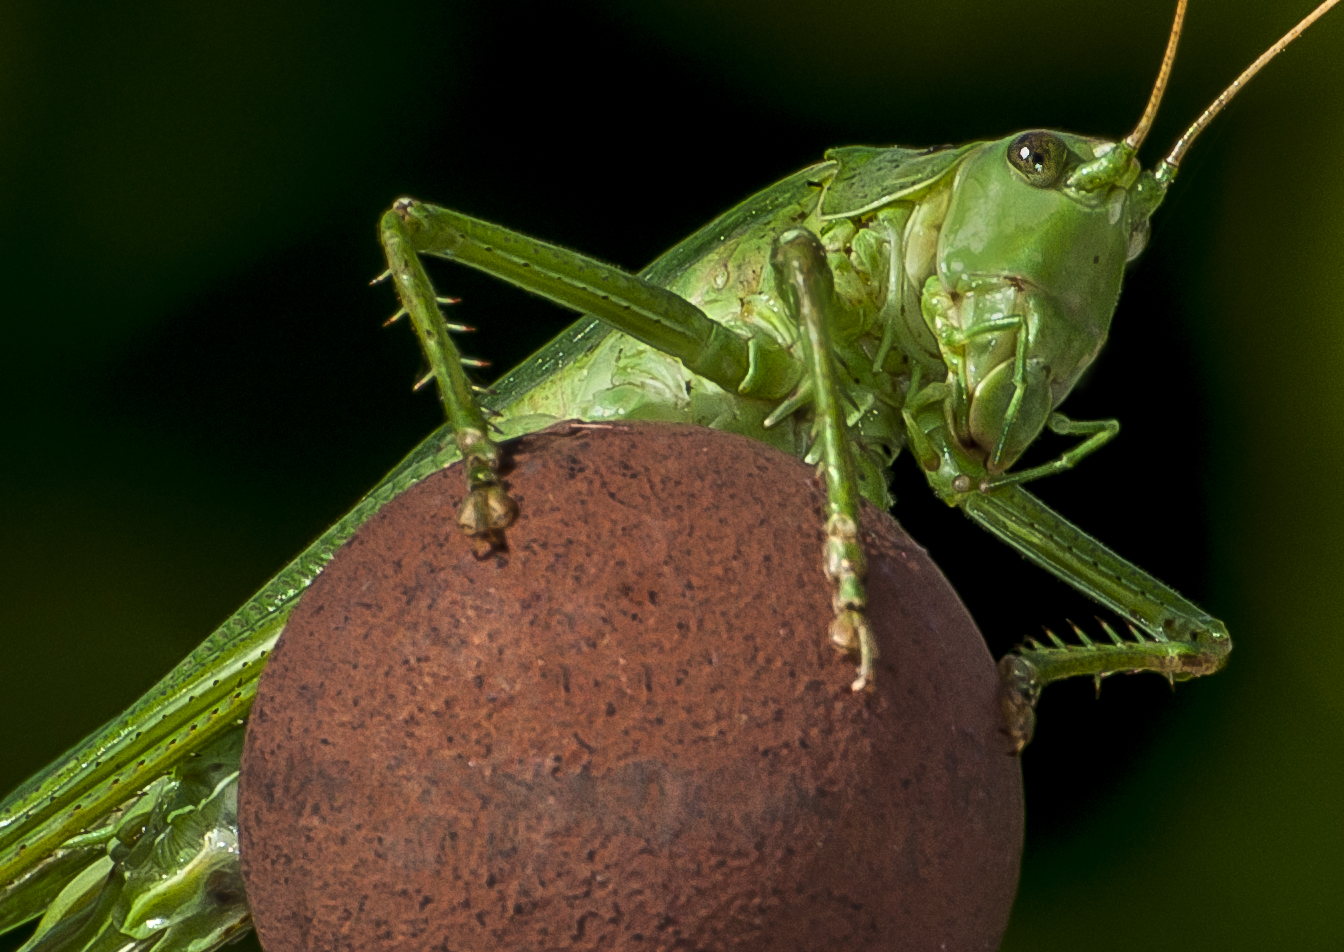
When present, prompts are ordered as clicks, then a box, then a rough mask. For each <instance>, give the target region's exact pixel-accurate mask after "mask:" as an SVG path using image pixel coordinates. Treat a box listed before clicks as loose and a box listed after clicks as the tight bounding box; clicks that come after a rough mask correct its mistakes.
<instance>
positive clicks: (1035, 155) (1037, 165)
mask: <svg viewBox="0 0 1344 952" xmlns="http://www.w3.org/2000/svg"><path fill="white" fill-rule="evenodd" d="M1017 154H1018V156H1019V157H1021V159H1022V161H1023V162H1030V163H1031V167H1032V168H1034V169H1035V170H1036V171H1037V172H1039V171H1041V170H1042V169H1044V168H1045V156H1044V155H1043V154H1042V153H1040V152H1033V151H1031V146H1028V145H1024V146H1023V147H1022V148H1021V149H1019V150H1018V153H1017Z"/></svg>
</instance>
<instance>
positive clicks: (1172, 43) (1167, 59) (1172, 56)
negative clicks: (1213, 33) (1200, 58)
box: [1125, 0, 1186, 150]
mask: <svg viewBox="0 0 1344 952" xmlns="http://www.w3.org/2000/svg"><path fill="white" fill-rule="evenodd" d="M1185 4H1186V0H1180V2H1179V3H1177V4H1176V19H1175V20H1174V21H1173V22H1172V24H1171V36H1169V37H1167V51H1166V52H1165V53H1163V54H1162V68H1161V69H1159V70H1158V71H1157V82H1156V83H1154V84H1153V94H1152V95H1151V96H1149V97H1148V106H1147V108H1145V109H1144V110H1143V117H1142V118H1141V119H1139V124H1138V125H1137V126H1135V127H1134V131H1133V132H1131V133H1130V134H1129V135H1128V136H1126V137H1125V145H1127V146H1129V147H1130V148H1131V149H1135V150H1137V149H1138V147H1139V146H1141V145H1143V140H1144V139H1146V138H1147V137H1148V130H1149V129H1151V128H1152V127H1153V120H1154V119H1156V118H1157V107H1158V106H1160V105H1161V104H1162V94H1163V93H1164V92H1166V91H1167V80H1168V79H1170V78H1171V64H1172V63H1174V62H1175V61H1176V44H1177V43H1178V42H1179V41H1180V39H1181V24H1182V23H1184V22H1185Z"/></svg>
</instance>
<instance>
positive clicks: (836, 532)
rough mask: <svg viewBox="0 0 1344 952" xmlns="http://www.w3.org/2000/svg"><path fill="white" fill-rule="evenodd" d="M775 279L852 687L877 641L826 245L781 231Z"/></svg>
mask: <svg viewBox="0 0 1344 952" xmlns="http://www.w3.org/2000/svg"><path fill="white" fill-rule="evenodd" d="M770 263H771V265H772V266H773V268H774V269H775V277H776V282H777V284H778V286H779V288H780V292H781V297H782V298H783V303H784V307H785V310H786V313H788V315H789V317H790V318H791V319H792V320H793V321H794V322H795V323H796V324H797V325H798V327H799V328H801V329H802V331H803V340H804V345H805V346H804V351H805V353H806V355H807V380H808V383H809V385H810V386H809V389H810V391H811V394H812V404H813V412H814V420H815V423H814V424H813V426H814V431H815V437H816V442H817V444H818V445H819V447H820V450H821V453H820V456H821V468H822V471H823V472H824V473H825V475H826V499H827V518H826V544H825V566H826V574H827V576H829V577H830V579H831V582H832V584H833V585H834V586H835V597H834V605H835V621H834V622H832V624H831V640H832V641H833V642H835V643H836V644H837V645H839V646H840V647H842V648H844V649H845V650H847V651H857V652H858V655H859V670H858V676H857V677H856V678H855V680H854V685H853V687H854V690H855V691H861V690H863V689H864V688H865V687H867V686H868V685H870V684H871V683H872V679H873V664H874V662H875V661H876V660H877V642H876V640H875V639H874V637H873V632H872V628H871V627H870V626H869V624H868V619H867V618H866V617H864V609H865V608H866V607H867V604H868V597H867V593H866V591H865V589H864V584H863V578H864V574H865V570H866V565H865V562H864V553H863V542H862V540H861V539H860V538H859V498H860V497H859V486H858V481H857V480H856V479H855V476H854V459H853V456H852V454H851V452H850V446H849V433H848V430H847V428H846V426H845V412H844V407H843V406H841V403H840V387H839V383H838V382H837V379H836V378H837V373H836V367H835V356H834V351H833V349H832V347H831V337H830V328H831V326H832V325H833V324H834V322H835V310H836V308H837V306H838V305H837V303H836V300H835V288H834V283H833V280H832V276H831V270H830V268H829V267H828V266H827V264H826V251H825V249H824V248H822V246H821V243H820V242H819V241H817V239H816V237H815V236H813V234H812V233H811V232H810V231H806V230H805V229H801V228H800V229H795V230H794V231H790V232H786V233H785V234H784V235H782V236H781V237H780V239H779V243H778V244H777V245H776V246H775V250H774V254H773V255H772V256H771V261H770Z"/></svg>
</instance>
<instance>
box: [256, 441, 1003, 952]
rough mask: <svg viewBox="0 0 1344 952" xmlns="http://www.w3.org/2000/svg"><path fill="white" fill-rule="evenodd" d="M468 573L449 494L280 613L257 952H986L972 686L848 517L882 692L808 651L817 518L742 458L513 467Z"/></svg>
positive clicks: (986, 808) (810, 492)
mask: <svg viewBox="0 0 1344 952" xmlns="http://www.w3.org/2000/svg"><path fill="white" fill-rule="evenodd" d="M513 455H514V463H513V466H514V468H513V470H512V472H511V473H510V474H509V476H508V482H509V485H510V487H511V489H512V491H513V493H514V495H515V496H516V498H517V499H518V501H519V504H520V507H521V516H520V518H519V520H518V523H517V524H516V525H515V526H514V527H513V528H512V529H510V530H509V533H508V539H509V549H508V551H507V552H504V553H498V554H495V555H493V556H490V557H488V558H485V559H477V558H476V557H475V556H474V554H473V552H472V547H471V545H470V544H469V543H468V541H467V540H466V539H465V538H463V537H462V536H461V535H460V534H459V533H458V531H457V529H456V526H455V520H454V515H455V512H456V507H457V505H458V503H459V501H460V499H461V495H462V492H461V491H462V487H463V482H464V480H463V477H462V476H461V474H460V471H459V469H458V468H456V467H454V468H453V469H450V470H448V471H446V472H445V473H442V474H439V475H438V476H435V477H433V478H431V479H429V480H426V481H425V482H424V483H422V484H420V485H419V486H417V487H416V488H414V489H413V490H411V491H410V492H407V493H406V494H404V495H403V496H401V497H400V498H399V499H397V500H396V501H394V502H393V503H392V504H390V505H388V506H387V507H386V508H385V509H384V510H383V511H382V512H380V513H379V514H378V515H377V516H376V517H375V518H374V519H373V520H372V521H371V522H370V523H369V524H368V525H367V526H365V527H364V528H363V529H362V530H361V531H360V532H359V533H358V534H357V535H356V536H355V537H354V538H353V539H352V540H351V542H350V543H349V544H348V545H347V546H346V548H345V549H343V550H342V551H341V553H340V554H339V555H338V556H337V557H336V559H335V560H334V561H333V562H332V564H331V565H330V567H329V568H328V569H327V570H326V572H324V573H323V575H322V576H321V577H320V578H319V579H318V580H317V582H316V583H315V584H314V585H313V587H312V589H311V590H310V591H309V592H308V593H307V594H306V595H305V596H304V598H303V601H302V603H301V605H300V606H299V608H298V609H297V611H296V612H295V614H294V616H293V619H292V620H291V622H290V624H289V627H288V629H287V630H286V632H285V634H284V636H283V637H282V639H281V641H280V643H279V645H278V647H277V649H276V652H275V654H274V656H273V658H272V659H271V661H270V663H269V666H268V668H267V671H266V674H265V676H264V677H263V679H262V682H261V688H260V692H259V694H258V697H257V701H256V705H255V708H254V711H253V715H252V722H251V725H250V727H249V731H248V737H247V746H246V750H245V754H244V761H243V765H244V769H243V778H242V788H241V793H240V811H239V812H240V818H241V822H242V859H243V872H244V875H245V877H246V882H247V889H248V896H249V899H250V901H251V903H252V908H253V913H254V916H255V919H256V924H257V928H258V931H259V934H260V937H261V941H262V943H263V944H264V946H265V947H266V949H267V952H319V950H320V952H347V950H349V952H365V950H367V952H394V950H395V952H432V950H439V952H468V950H482V952H486V950H490V952H494V950H499V952H504V950H508V952H515V950H517V952H531V950H537V952H540V950H561V949H563V950H588V949H594V950H595V949H609V950H625V949H640V950H656V949H673V948H678V949H680V948H685V949H698V950H706V952H711V950H713V952H717V950H725V952H726V950H741V952H747V950H761V952H765V950H778V952H788V950H795V949H796V950H809V952H810V950H821V949H830V948H843V949H846V950H862V949H873V950H877V949H893V950H894V949H901V950H906V949H911V950H913V949H930V950H941V949H946V950H960V949H993V948H996V947H997V945H998V941H999V938H1000V936H1001V934H1002V931H1003V928H1004V926H1005V925H1006V923H1007V918H1008V911H1009V908H1010V905H1011V902H1012V897H1013V893H1014V891H1015V888H1016V883H1017V873H1018V863H1019V858H1020V853H1021V844H1022V800H1021V775H1020V771H1019V764H1018V760H1017V758H1015V757H1012V756H1009V755H1008V754H1007V753H1006V751H1007V749H1008V744H1007V740H1006V738H1005V737H1003V735H1002V734H1001V733H1000V730H999V726H1000V725H999V707H998V703H997V698H996V690H997V681H996V676H995V671H994V666H993V663H992V661H991V659H990V656H989V653H988V651H987V650H986V648H985V646H984V643H983V642H982V641H981V639H980V636H979V634H978V632H977V631H976V629H975V626H974V625H973V623H972V622H971V620H970V618H969V616H967V614H966V612H965V610H964V609H963V608H962V606H961V603H960V602H959V600H958V599H957V597H956V595H955V593H954V592H953V591H952V589H951V587H950V586H949V585H948V584H947V582H946V581H945V580H944V578H943V577H942V575H941V574H940V573H939V572H938V571H937V569H936V568H935V567H934V566H933V564H932V563H931V562H930V561H929V560H928V558H927V557H926V556H925V554H924V552H923V550H921V549H920V548H919V547H918V546H917V545H915V544H914V543H913V542H912V541H911V540H910V539H909V538H908V537H907V536H906V535H905V534H904V533H903V532H902V530H901V529H900V527H899V526H898V525H897V524H896V523H895V522H894V521H893V520H892V519H890V517H888V516H886V515H885V514H882V513H878V512H876V511H875V510H872V509H868V510H867V511H866V512H865V516H864V518H865V532H866V535H867V539H868V545H869V552H870V557H871V566H870V570H869V584H870V590H871V612H870V614H871V617H872V620H873V622H874V626H875V628H876V631H877V636H878V639H879V642H880V645H881V649H882V659H881V662H880V668H879V677H878V681H877V686H876V690H875V691H874V692H873V693H871V694H868V695H855V694H853V693H851V692H850V690H849V684H850V681H851V680H852V678H853V664H852V662H851V661H850V660H849V659H847V658H844V657H841V656H839V655H838V654H837V653H836V652H835V651H834V650H833V649H832V648H831V647H830V646H829V645H828V644H827V643H826V642H825V633H826V630H827V625H828V622H829V618H830V605H829V592H828V588H827V585H826V581H825V579H824V577H823V576H822V573H821V545H822V536H821V525H822V520H821V517H820V512H821V503H822V495H821V493H820V491H819V489H818V488H817V486H816V485H815V483H814V481H813V479H812V473H811V471H810V469H809V468H808V467H806V466H804V465H803V464H802V463H800V462H798V461H797V460H794V459H791V458H788V457H786V456H784V455H782V454H780V453H778V452H777V451H775V450H772V449H769V448H767V447H765V446H762V445H761V444H758V443H755V442H753V441H750V440H747V439H745V438H740V437H734V436H729V435H725V434H722V433H717V432H714V431H710V430H706V429H701V428H695V427H684V426H672V425H664V424H645V425H638V426H634V427H624V426H623V427H616V428H612V429H596V430H577V431H573V432H571V433H568V434H563V433H560V434H550V435H539V436H535V437H530V438H526V439H524V440H523V441H521V442H520V443H519V444H516V445H515V446H514V453H513Z"/></svg>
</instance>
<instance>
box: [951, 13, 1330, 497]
mask: <svg viewBox="0 0 1344 952" xmlns="http://www.w3.org/2000/svg"><path fill="white" fill-rule="evenodd" d="M1186 2H1187V0H1179V2H1178V4H1177V10H1176V16H1175V20H1174V22H1173V24H1172V29H1171V35H1170V38H1169V39H1168V42H1167V48H1166V53H1165V55H1164V56H1163V60H1162V67H1161V69H1160V71H1159V74H1158V79H1157V82H1156V83H1155V84H1154V87H1153V92H1152V95H1151V96H1150V97H1149V100H1148V105H1147V107H1146V108H1145V109H1144V112H1143V116H1142V118H1141V119H1140V120H1139V124H1138V125H1137V126H1136V127H1135V129H1134V131H1133V132H1131V133H1130V134H1129V135H1128V136H1126V137H1125V138H1124V139H1123V140H1121V141H1119V142H1105V141H1101V140H1096V139H1088V138H1084V137H1081V136H1075V135H1069V134H1066V133H1059V132H1050V131H1032V132H1024V133H1021V134H1018V135H1015V136H1011V137H1009V138H1006V139H1003V140H1000V141H998V142H991V143H986V144H985V145H984V146H983V147H982V148H980V149H978V150H976V151H975V152H974V153H971V154H970V155H969V156H968V157H967V158H966V160H965V162H964V164H963V165H962V167H961V168H960V170H959V171H958V173H957V179H956V188H955V190H954V194H953V198H952V202H951V204H950V205H949V207H948V210H947V217H946V219H945V220H944V223H943V228H942V232H941V235H940V238H939V242H938V279H939V281H940V283H941V286H942V288H943V289H944V290H945V292H946V294H947V296H948V306H949V307H950V308H954V309H955V312H956V318H954V320H953V323H955V324H956V325H957V327H956V333H955V335H954V336H955V339H956V342H957V345H958V347H959V350H960V363H961V364H962V366H961V367H960V368H959V374H960V376H961V379H960V384H961V386H960V387H957V388H954V393H953V396H952V399H951V400H950V401H949V404H948V417H949V423H950V424H951V426H952V429H953V430H954V432H955V433H956V435H957V437H958V439H959V440H960V441H961V442H962V444H963V445H965V446H966V447H968V448H972V449H974V450H976V451H978V452H979V453H981V454H983V456H984V459H985V465H986V468H987V469H988V470H989V471H990V472H991V473H1002V472H1003V471H1004V470H1006V469H1008V468H1009V467H1010V466H1012V464H1013V463H1014V462H1016V461H1017V459H1018V458H1019V457H1020V456H1021V454H1022V452H1023V451H1024V450H1025V449H1026V448H1027V446H1029V445H1030V444H1031V443H1032V441H1033V440H1035V438H1036V437H1037V436H1038V435H1039V434H1040V432H1041V430H1042V429H1043V428H1044V426H1045V424H1046V421H1047V419H1048V418H1049V416H1050V413H1051V412H1052V411H1053V410H1054V408H1055V407H1056V406H1058V405H1059V403H1060V402H1061V401H1062V400H1063V399H1064V398H1065V397H1066V396H1067V395H1068V393H1069V391H1070V390H1072V389H1073V386H1074V384H1075V383H1077V381H1078V379H1079V377H1081V376H1082V374H1083V371H1085V370H1086V369H1087V367H1088V365H1089V364H1091V363H1092V361H1093V359H1094V358H1095V357H1096V355H1097V352H1098V351H1099V350H1100V349H1101V346H1102V344H1103V343H1104V342H1105V339H1106V335H1107V333H1108V332H1109V330H1110V323H1111V315H1112V313H1113V312H1114V310H1115V304H1116V301H1117V300H1118V298H1119V294H1120V281H1121V278H1122V276H1123V273H1124V268H1125V264H1126V263H1127V262H1128V261H1130V260H1132V259H1133V258H1134V257H1135V256H1137V255H1138V254H1139V252H1140V251H1142V250H1143V248H1144V246H1145V245H1146V243H1147V240H1148V232H1149V220H1150V218H1151V217H1152V214H1153V212H1154V211H1155V210H1156V209H1157V207H1158V205H1160V204H1161V202H1162V198H1163V196H1164V195H1165V194H1166V189H1167V186H1168V185H1169V184H1170V182H1171V180H1172V179H1173V178H1174V177H1175V174H1176V168H1177V165H1178V164H1179V163H1180V161H1181V159H1182V157H1183V156H1184V155H1185V152H1186V150H1187V149H1188V148H1189V147H1190V144H1191V143H1192V142H1193V141H1194V139H1195V137H1196V136H1198V135H1199V133H1200V132H1202V131H1203V129H1204V127H1205V126H1207V125H1208V123H1209V121H1210V120H1211V119H1212V118H1213V117H1214V116H1215V115H1217V114H1218V112H1220V111H1221V110H1222V109H1223V107H1224V106H1225V105H1226V104H1227V102H1228V101H1229V100H1230V99H1231V98H1232V96H1233V95H1235V94H1236V93H1237V92H1238V91H1239V90H1240V89H1241V87H1242V86H1244V85H1245V84H1246V82H1247V81H1248V80H1249V79H1250V78H1251V77H1252V76H1254V75H1255V74H1256V73H1257V72H1258V71H1259V70H1260V69H1261V68H1262V67H1263V66H1264V65H1265V64H1266V63H1267V62H1268V61H1269V60H1270V59H1272V58H1273V57H1274V56H1275V55H1277V54H1278V53H1279V52H1280V51H1281V50H1282V49H1283V48H1284V47H1286V46H1287V45H1288V44H1289V43H1291V42H1292V41H1293V40H1294V39H1296V38H1297V37H1298V36H1299V35H1301V33H1302V32H1303V31H1304V30H1305V29H1306V28H1307V27H1308V26H1310V25H1311V24H1312V23H1313V22H1315V20H1317V19H1318V18H1319V17H1321V16H1322V15H1323V14H1325V13H1326V12H1327V11H1328V10H1329V9H1330V8H1331V7H1333V6H1335V4H1336V3H1338V2H1339V0H1326V2H1324V3H1322V4H1321V5H1320V6H1318V7H1317V8H1316V9H1315V10H1314V11H1313V12H1312V13H1311V14H1309V15H1308V16H1307V17H1306V18H1304V19H1303V20H1302V22H1300V23H1299V24H1298V25H1297V26H1295V27H1293V29H1292V30H1290V31H1289V32H1288V33H1287V34H1286V35H1285V36H1284V37H1283V38H1282V39H1280V40H1279V41H1278V42H1277V43H1275V44H1274V45H1273V46H1272V47H1270V48H1269V49H1268V50H1266V51H1265V53H1264V54H1262V55H1261V56H1260V57H1259V58H1258V59H1257V60H1256V61H1255V62H1254V63H1252V64H1251V65H1250V66H1249V67H1247V69H1246V70H1245V71H1243V72H1242V74H1241V75H1240V76H1239V77H1238V78H1237V80H1236V81H1235V82H1234V83H1233V84H1232V85H1231V86H1230V87H1228V89H1227V90H1226V91H1224V92H1223V94H1222V95H1220V96H1219V97H1218V98H1217V99H1216V100H1215V101H1214V102H1213V104H1212V105H1211V106H1209V108H1208V109H1206V110H1205V111H1204V113H1203V114H1202V115H1201V116H1200V117H1199V119H1198V120H1197V121H1196V122H1195V123H1194V124H1193V125H1192V126H1191V127H1190V128H1189V129H1188V130H1187V131H1186V133H1185V134H1184V135H1183V136H1182V137H1181V138H1180V139H1179V140H1178V141H1177V143H1176V145H1175V146H1174V147H1173V149H1172V150H1171V152H1170V153H1169V154H1168V155H1167V157H1166V158H1165V159H1163V160H1162V161H1161V162H1159V163H1158V165H1157V167H1156V168H1155V169H1154V170H1152V171H1145V170H1143V169H1142V168H1141V166H1140V165H1139V162H1138V157H1137V153H1138V149H1139V147H1140V146H1141V145H1142V144H1143V140H1144V138H1145V137H1146V136H1147V134H1148V131H1149V129H1150V128H1151V127H1152V123H1153V120H1154V118H1155V117H1156V115H1157V109H1158V106H1159V104H1160V103H1161V99H1162V94H1163V92H1164V91H1165V89H1166V86H1167V80H1168V78H1169V76H1170V74H1171V66H1172V63H1173V61H1174V59H1175V55H1176V45H1177V41H1178V40H1179V37H1180V32H1181V24H1182V21H1183V20H1184V16H1185V7H1186Z"/></svg>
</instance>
